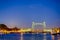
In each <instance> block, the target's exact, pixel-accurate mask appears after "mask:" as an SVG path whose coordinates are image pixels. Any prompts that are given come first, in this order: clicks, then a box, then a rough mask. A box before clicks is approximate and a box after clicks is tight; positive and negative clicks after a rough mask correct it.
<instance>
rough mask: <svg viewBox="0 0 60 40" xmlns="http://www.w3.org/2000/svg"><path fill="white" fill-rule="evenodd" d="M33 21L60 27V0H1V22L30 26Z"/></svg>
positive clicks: (10, 24) (8, 24)
mask: <svg viewBox="0 0 60 40" xmlns="http://www.w3.org/2000/svg"><path fill="white" fill-rule="evenodd" d="M33 21H34V22H43V21H45V22H46V25H47V27H60V1H59V0H55V1H54V0H48V1H46V0H39V1H38V0H20V1H19V0H15V1H14V0H0V24H6V25H7V26H10V27H11V26H17V27H19V28H20V27H27V28H28V27H31V26H32V22H33Z"/></svg>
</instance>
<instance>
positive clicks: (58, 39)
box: [0, 33, 60, 40]
mask: <svg viewBox="0 0 60 40" xmlns="http://www.w3.org/2000/svg"><path fill="white" fill-rule="evenodd" d="M0 40H60V35H51V34H49V33H47V34H43V33H39V34H36V33H35V34H31V33H29V34H19V33H11V34H0Z"/></svg>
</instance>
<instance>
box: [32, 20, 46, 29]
mask: <svg viewBox="0 0 60 40" xmlns="http://www.w3.org/2000/svg"><path fill="white" fill-rule="evenodd" d="M36 25H42V26H43V28H44V29H46V23H45V21H44V22H42V23H36V22H32V29H34V28H35V26H36Z"/></svg>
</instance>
